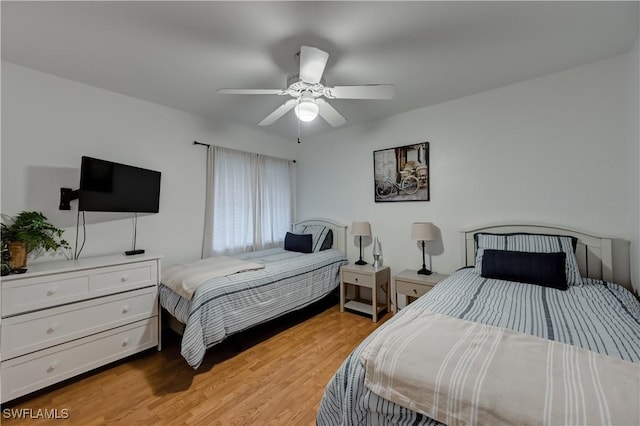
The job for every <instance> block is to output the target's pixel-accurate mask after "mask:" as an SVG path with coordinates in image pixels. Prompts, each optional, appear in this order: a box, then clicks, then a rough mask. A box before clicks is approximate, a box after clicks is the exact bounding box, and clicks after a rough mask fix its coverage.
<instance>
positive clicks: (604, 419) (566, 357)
mask: <svg viewBox="0 0 640 426" xmlns="http://www.w3.org/2000/svg"><path fill="white" fill-rule="evenodd" d="M360 360H361V361H362V363H363V364H364V367H365V370H366V375H365V385H366V386H367V387H368V388H369V389H371V391H372V392H374V393H375V394H377V395H379V396H381V397H383V398H385V399H387V400H389V401H393V402H394V403H396V404H399V405H401V406H403V407H406V408H409V409H412V410H415V411H418V412H420V413H422V414H424V415H427V416H429V417H431V418H433V419H435V420H438V421H440V422H442V423H445V424H447V425H449V426H455V425H476V424H480V425H497V424H503V423H509V424H521V425H534V424H546V425H583V424H603V425H633V424H640V410H639V409H638V407H637V406H636V405H635V404H629V401H627V398H628V397H629V395H636V396H639V395H640V364H634V363H632V362H629V361H623V360H621V359H618V358H614V357H610V356H607V355H601V354H596V353H595V352H591V351H588V350H586V349H582V348H578V347H576V346H572V345H567V344H566V343H561V342H554V341H552V340H547V339H542V338H540V337H535V336H530V335H528V334H524V333H518V332H515V331H511V330H507V329H505V328H500V327H494V326H491V325H486V324H479V323H476V322H471V321H466V320H460V319H457V318H453V317H450V316H448V315H442V314H437V313H433V312H430V311H419V310H412V311H410V312H407V314H406V315H404V316H402V318H400V320H399V321H395V322H394V323H393V324H391V325H390V326H389V327H386V328H385V329H384V330H383V331H382V332H381V333H379V334H378V335H376V337H375V338H374V339H373V340H372V341H371V342H370V343H369V344H368V345H367V347H366V348H365V349H364V351H363V352H362V354H361V355H360ZM532 372H533V374H531V373H532Z"/></svg>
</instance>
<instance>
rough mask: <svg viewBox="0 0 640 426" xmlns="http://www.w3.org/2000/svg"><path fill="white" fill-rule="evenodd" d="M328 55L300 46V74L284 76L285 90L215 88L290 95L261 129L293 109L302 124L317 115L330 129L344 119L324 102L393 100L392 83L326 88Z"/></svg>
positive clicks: (344, 120)
mask: <svg viewBox="0 0 640 426" xmlns="http://www.w3.org/2000/svg"><path fill="white" fill-rule="evenodd" d="M328 59H329V54H328V53H327V52H325V51H322V50H320V49H318V48H315V47H309V46H302V47H300V71H299V72H298V73H294V74H290V75H289V76H288V77H287V88H286V89H218V93H222V94H232V95H236V94H238V95H281V96H282V95H289V96H291V97H292V98H293V99H289V100H287V101H286V102H285V103H283V104H282V105H280V106H279V107H278V108H277V109H276V110H275V111H273V112H272V113H271V114H269V115H268V116H267V117H266V118H265V119H264V120H262V121H261V122H260V123H258V124H259V125H260V126H268V125H270V124H273V123H274V122H275V121H276V120H278V119H279V118H280V117H282V116H284V115H285V114H286V113H287V112H289V111H291V110H292V109H293V110H294V111H295V114H296V116H297V117H298V119H300V120H301V121H312V120H314V119H315V118H316V117H317V116H318V115H320V117H322V118H324V119H325V120H326V121H327V123H329V124H330V125H331V126H333V127H338V126H340V125H342V124H344V123H345V122H346V121H347V120H346V119H345V118H344V117H343V116H342V115H341V114H340V113H339V112H338V111H337V110H336V109H335V108H334V107H333V106H331V104H329V102H327V101H326V100H325V99H323V98H327V99H392V98H393V96H394V95H395V93H396V89H395V86H394V85H392V84H367V85H361V86H326V85H325V81H324V79H323V78H322V74H323V73H324V69H325V66H326V65H327V60H328Z"/></svg>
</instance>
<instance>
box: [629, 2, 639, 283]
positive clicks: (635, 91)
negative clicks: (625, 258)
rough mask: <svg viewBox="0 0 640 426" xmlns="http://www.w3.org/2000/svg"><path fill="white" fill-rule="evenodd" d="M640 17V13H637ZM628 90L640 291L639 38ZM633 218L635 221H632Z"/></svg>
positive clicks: (634, 266)
mask: <svg viewBox="0 0 640 426" xmlns="http://www.w3.org/2000/svg"><path fill="white" fill-rule="evenodd" d="M638 14H639V15H640V11H638ZM628 61H629V63H628V85H629V87H630V90H629V92H628V93H629V108H628V116H629V133H630V135H631V136H630V138H629V142H630V146H629V151H630V153H629V156H628V161H629V167H630V176H629V182H630V185H629V201H630V203H631V205H630V206H629V212H630V215H631V218H632V230H633V231H632V233H631V277H632V281H633V283H634V285H635V288H636V289H640V121H639V120H638V117H640V37H638V39H636V43H635V45H634V47H633V49H631V52H630V53H629V55H628ZM633 218H635V220H633Z"/></svg>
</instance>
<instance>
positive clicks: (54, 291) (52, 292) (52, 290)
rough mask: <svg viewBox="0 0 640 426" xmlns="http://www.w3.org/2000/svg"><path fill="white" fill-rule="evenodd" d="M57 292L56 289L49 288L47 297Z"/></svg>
mask: <svg viewBox="0 0 640 426" xmlns="http://www.w3.org/2000/svg"><path fill="white" fill-rule="evenodd" d="M57 291H58V287H51V288H50V289H49V291H47V296H53V295H54V294H56V292H57Z"/></svg>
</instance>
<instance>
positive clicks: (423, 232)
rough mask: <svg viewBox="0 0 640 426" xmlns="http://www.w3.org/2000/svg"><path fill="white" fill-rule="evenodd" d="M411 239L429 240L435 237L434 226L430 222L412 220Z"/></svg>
mask: <svg viewBox="0 0 640 426" xmlns="http://www.w3.org/2000/svg"><path fill="white" fill-rule="evenodd" d="M411 239H413V240H419V241H431V240H435V239H436V228H435V226H433V223H431V222H414V223H413V225H412V226H411Z"/></svg>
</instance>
